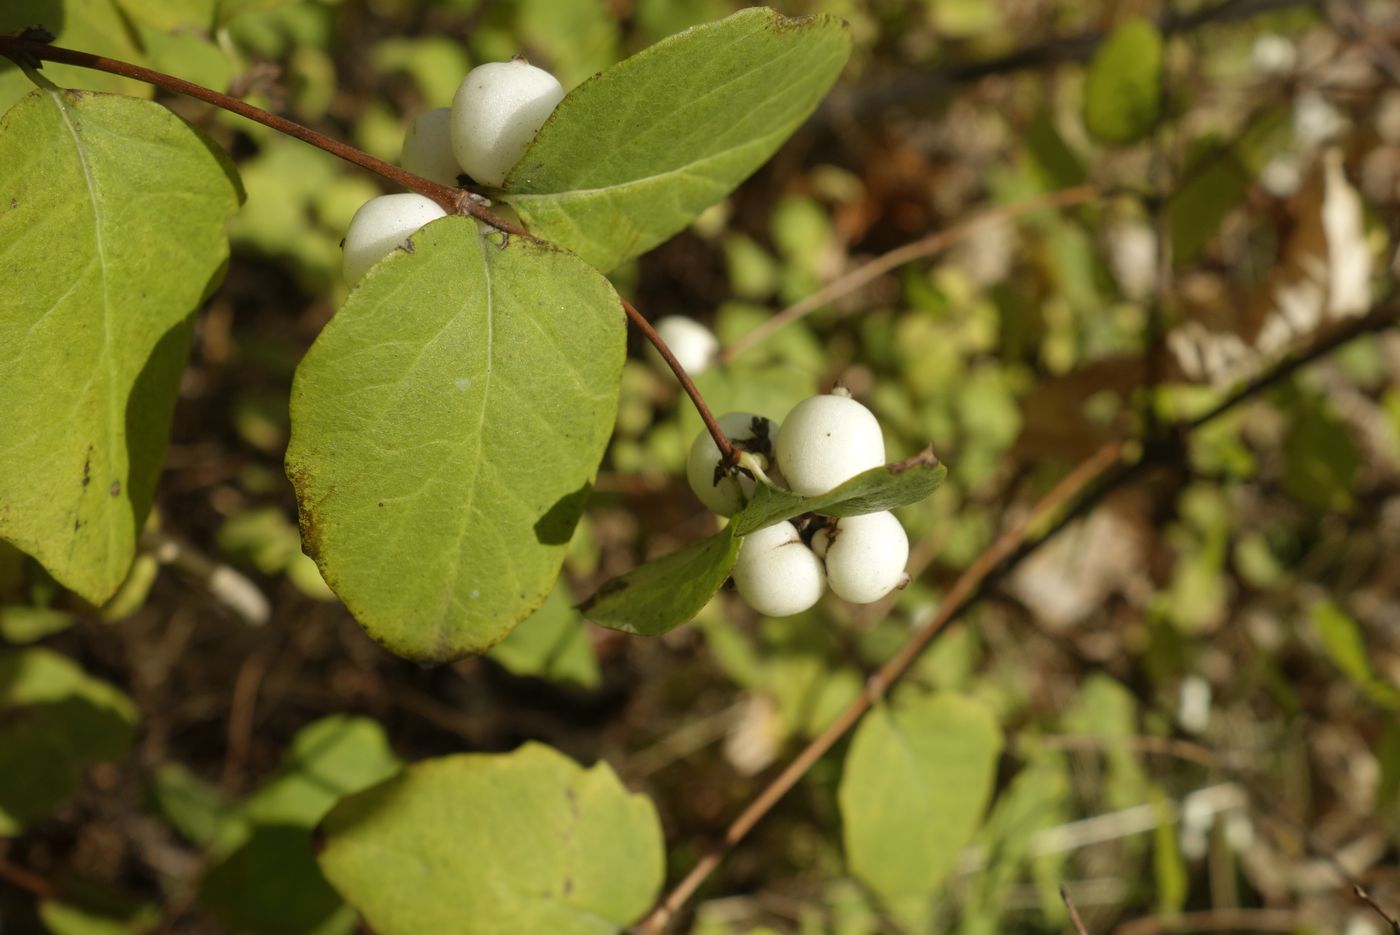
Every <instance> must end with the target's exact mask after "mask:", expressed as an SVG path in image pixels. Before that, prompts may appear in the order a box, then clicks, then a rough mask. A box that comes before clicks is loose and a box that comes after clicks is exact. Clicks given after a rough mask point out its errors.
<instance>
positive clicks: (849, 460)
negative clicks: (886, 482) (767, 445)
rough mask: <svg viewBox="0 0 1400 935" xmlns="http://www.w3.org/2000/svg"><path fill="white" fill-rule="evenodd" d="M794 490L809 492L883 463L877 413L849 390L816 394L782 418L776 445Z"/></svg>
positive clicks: (784, 472)
mask: <svg viewBox="0 0 1400 935" xmlns="http://www.w3.org/2000/svg"><path fill="white" fill-rule="evenodd" d="M775 451H776V453H777V456H778V466H779V467H780V468H781V469H782V472H783V476H784V477H786V478H787V482H788V487H789V488H790V489H791V490H793V491H794V492H795V493H800V494H802V495H803V496H806V497H811V496H815V495H817V494H822V493H826V492H827V491H828V490H830V489H831V488H833V487H835V486H837V485H838V484H841V483H843V482H844V481H848V480H850V479H851V478H852V477H855V476H856V475H857V474H859V473H861V472H862V471H868V470H870V469H871V468H874V467H879V466H880V465H882V464H884V463H885V439H884V436H883V435H882V434H881V433H880V423H879V422H878V421H876V419H875V415H874V414H873V413H872V412H871V411H870V410H869V409H866V408H865V407H864V406H862V405H861V404H860V403H858V402H856V401H855V400H854V399H851V398H850V396H849V395H845V396H843V395H839V394H835V393H833V394H831V395H827V396H812V397H810V398H808V399H804V400H803V401H802V402H800V403H798V404H797V405H796V406H794V407H793V409H792V411H791V412H789V413H788V414H787V417H786V418H785V419H783V434H782V435H781V436H780V437H779V439H778V444H777V447H776V449H775Z"/></svg>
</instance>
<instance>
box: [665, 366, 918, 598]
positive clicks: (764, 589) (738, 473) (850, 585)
mask: <svg viewBox="0 0 1400 935" xmlns="http://www.w3.org/2000/svg"><path fill="white" fill-rule="evenodd" d="M718 422H719V427H720V429H721V430H723V431H724V434H725V435H726V436H727V437H728V438H729V440H730V442H731V443H732V444H733V445H734V447H735V449H736V450H737V451H738V452H739V457H738V459H737V460H738V467H737V469H734V470H726V467H725V465H724V463H723V459H722V458H721V456H720V451H719V447H718V446H717V445H716V444H715V442H714V439H713V438H711V437H710V434H709V432H708V431H705V430H701V432H700V434H699V435H697V436H696V438H695V441H694V443H692V444H691V446H690V457H689V459H688V460H687V462H686V478H687V479H688V480H689V481H690V487H691V489H692V490H694V491H695V495H696V496H697V497H699V498H700V500H701V502H703V503H704V504H705V506H707V507H709V508H710V509H711V510H713V511H714V512H716V513H718V514H720V515H721V516H732V515H733V514H734V513H735V512H737V511H738V510H739V508H740V507H742V506H743V505H744V503H745V501H746V500H747V499H748V497H749V496H751V495H752V494H753V491H754V486H755V484H756V483H757V481H756V480H755V478H756V477H757V476H760V475H761V476H763V477H764V478H765V479H766V480H768V481H769V482H770V483H772V484H774V485H775V486H780V487H786V488H787V489H789V490H792V491H793V492H795V493H799V494H802V495H803V496H814V495H816V494H822V493H826V492H827V491H828V490H831V489H832V488H833V487H835V486H837V485H838V484H840V483H842V482H844V481H847V480H850V479H851V478H852V477H854V476H856V475H857V474H859V473H861V472H862V471H867V470H869V469H870V468H873V467H878V466H880V465H881V464H884V463H885V442H884V437H883V436H882V435H881V433H880V423H879V422H878V421H877V420H876V419H875V416H874V415H873V414H872V413H871V412H870V410H869V409H866V408H865V407H864V406H862V405H861V404H860V403H858V402H856V401H855V400H854V399H852V398H851V397H850V395H849V394H848V393H846V392H845V391H844V390H842V389H840V388H838V389H837V390H836V391H835V392H833V393H832V394H831V395H829V396H813V397H811V398H810V399H805V400H803V401H802V402H800V403H798V404H797V405H796V406H794V407H793V409H792V411H791V412H789V413H788V414H787V418H786V419H784V420H783V422H782V424H781V426H780V425H779V424H778V423H776V422H773V421H771V420H769V419H765V418H764V417H763V416H759V415H754V414H753V413H748V412H731V413H728V414H726V415H724V416H721V417H720V418H719V419H718ZM908 559H909V537H908V536H907V535H905V532H904V528H903V527H902V526H900V524H899V520H897V519H895V517H894V514H893V513H888V512H885V513H867V514H864V515H862V516H846V517H842V518H840V519H830V518H823V517H817V518H815V519H814V520H813V521H811V522H808V523H806V524H805V525H804V527H803V531H799V529H798V527H797V526H795V525H793V524H792V523H790V522H780V523H775V524H774V525H772V526H768V527H765V528H763V529H759V530H757V531H756V532H753V533H750V534H749V535H747V536H745V537H744V540H743V542H742V544H741V545H740V547H739V557H738V560H737V561H736V562H735V563H734V572H733V575H734V585H735V587H736V588H737V589H738V591H739V594H740V595H742V596H743V598H744V600H746V601H748V603H749V606H751V607H753V609H754V610H756V611H758V612H759V613H761V614H765V615H767V616H769V617H786V616H788V615H790V614H796V613H800V612H801V611H804V610H806V609H807V608H809V607H811V606H812V605H813V604H815V603H816V602H817V601H818V600H819V599H820V598H821V596H822V592H823V591H825V590H826V589H827V587H830V588H831V590H832V591H833V592H834V593H835V594H836V596H837V597H840V598H842V599H844V600H847V601H851V602H852V603H855V604H869V603H871V602H872V601H878V600H879V599H880V598H882V597H884V596H885V595H886V594H889V593H890V592H891V591H893V590H894V589H895V588H898V587H902V586H903V585H904V583H905V582H906V581H907V580H908V578H907V576H906V575H905V573H904V565H905V562H907V561H908Z"/></svg>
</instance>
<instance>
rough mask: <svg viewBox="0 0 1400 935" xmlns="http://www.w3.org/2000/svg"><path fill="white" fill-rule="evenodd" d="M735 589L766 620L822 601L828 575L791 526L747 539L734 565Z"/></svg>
mask: <svg viewBox="0 0 1400 935" xmlns="http://www.w3.org/2000/svg"><path fill="white" fill-rule="evenodd" d="M734 586H735V587H736V588H738V589H739V594H740V596H742V597H743V598H744V600H745V601H747V602H748V604H749V606H750V607H752V608H753V609H754V610H756V611H758V612H759V613H760V614H763V615H764V616H766V617H787V616H790V615H792V614H798V613H801V612H802V611H804V610H806V609H807V608H809V607H811V606H812V605H813V604H815V603H816V602H817V601H818V600H820V599H821V596H822V591H823V590H825V589H826V572H825V571H823V569H822V560H821V559H819V558H817V556H816V554H815V553H813V552H812V550H811V549H809V548H807V544H806V543H805V542H803V541H802V537H801V536H799V535H798V534H797V530H796V529H795V528H793V525H792V524H791V523H787V522H783V523H777V524H775V525H772V526H768V527H766V528H764V529H760V530H758V531H757V532H752V533H750V534H749V535H747V536H745V537H744V539H743V542H742V543H740V545H739V557H738V560H737V561H735V562H734Z"/></svg>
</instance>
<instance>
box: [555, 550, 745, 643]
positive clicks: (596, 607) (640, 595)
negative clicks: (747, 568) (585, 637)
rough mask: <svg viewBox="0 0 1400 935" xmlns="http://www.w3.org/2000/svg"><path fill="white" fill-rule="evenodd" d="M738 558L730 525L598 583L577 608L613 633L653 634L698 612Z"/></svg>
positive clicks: (676, 625)
mask: <svg viewBox="0 0 1400 935" xmlns="http://www.w3.org/2000/svg"><path fill="white" fill-rule="evenodd" d="M738 556H739V536H738V535H737V534H736V533H735V531H734V524H733V523H730V524H729V525H728V526H725V527H724V529H722V530H720V531H719V532H718V533H716V534H715V535H713V536H711V537H710V538H708V539H702V540H701V541H699V542H696V543H695V544H693V545H688V546H686V547H685V548H683V549H680V550H679V551H676V552H672V553H671V554H670V555H663V556H662V557H661V558H658V559H655V560H653V561H650V562H646V563H645V564H642V565H638V566H637V567H636V568H634V569H632V570H631V571H629V572H627V573H626V574H625V575H618V576H617V577H616V578H612V579H610V580H608V581H605V582H603V584H602V586H600V587H599V588H598V590H597V592H596V593H595V594H594V595H593V596H592V597H590V598H589V599H588V600H586V601H584V602H583V603H582V604H581V605H579V610H580V611H582V612H583V615H584V616H585V617H587V618H588V619H589V620H592V621H593V622H594V623H597V624H600V625H602V626H605V627H608V628H609V629H612V630H622V631H624V632H626V633H639V634H641V635H642V636H658V635H660V634H662V633H665V632H666V631H667V630H672V629H674V628H676V627H678V626H680V625H681V624H682V623H685V622H686V621H687V620H690V619H691V618H692V617H694V616H695V615H696V614H698V613H699V612H700V609H701V608H702V607H704V606H705V604H706V603H707V602H708V601H709V600H710V598H712V597H714V596H715V592H716V591H718V590H719V588H720V585H722V584H724V579H726V578H728V577H729V571H730V569H732V568H733V567H734V560H735V559H736V558H738Z"/></svg>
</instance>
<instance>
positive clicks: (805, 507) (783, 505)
mask: <svg viewBox="0 0 1400 935" xmlns="http://www.w3.org/2000/svg"><path fill="white" fill-rule="evenodd" d="M947 476H948V469H947V468H946V467H944V466H943V465H942V464H940V463H939V462H938V458H936V457H935V456H934V454H933V449H932V448H926V449H924V450H923V451H921V452H919V453H918V454H916V455H914V456H913V457H912V458H906V459H905V460H903V461H895V462H893V463H891V464H885V465H881V466H880V467H877V468H871V469H870V470H868V471H865V472H863V473H861V474H857V475H856V476H855V477H852V478H851V479H850V480H848V481H846V482H845V483H843V484H841V485H840V486H837V487H833V488H832V489H831V490H829V491H827V492H826V493H824V494H818V495H817V496H815V497H804V496H802V495H801V494H795V493H793V492H792V491H790V490H780V489H779V488H777V487H772V486H769V485H768V484H764V483H759V484H757V485H756V486H755V488H754V493H753V497H751V498H750V499H749V502H748V504H746V505H745V506H744V508H743V509H742V510H740V511H739V512H738V513H736V514H735V515H734V519H733V520H732V521H731V523H730V525H732V526H733V527H734V531H735V533H736V534H737V535H740V536H747V535H748V534H749V533H751V532H753V531H754V530H757V529H762V528H763V527H765V526H771V525H773V524H774V523H776V522H780V521H781V520H785V519H792V518H793V517H794V516H801V515H802V514H803V513H822V514H825V515H827V516H860V515H861V514H863V513H879V512H881V511H883V510H893V509H895V508H896V507H901V506H905V505H907V504H910V503H917V502H918V501H920V500H922V499H924V498H925V497H928V496H930V495H931V494H932V493H933V492H934V491H935V490H937V489H938V488H939V486H940V485H942V483H943V480H944V478H946V477H947Z"/></svg>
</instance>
